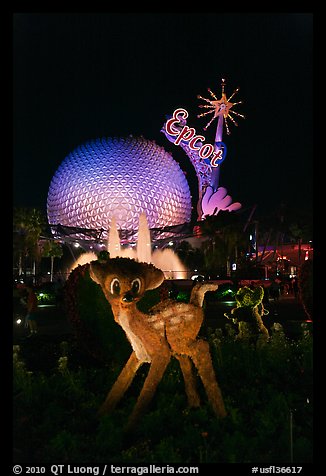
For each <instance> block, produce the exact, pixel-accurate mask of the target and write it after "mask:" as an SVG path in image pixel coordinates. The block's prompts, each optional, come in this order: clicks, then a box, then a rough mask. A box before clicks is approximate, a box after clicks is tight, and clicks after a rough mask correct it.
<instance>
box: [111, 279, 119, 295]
mask: <svg viewBox="0 0 326 476" xmlns="http://www.w3.org/2000/svg"><path fill="white" fill-rule="evenodd" d="M110 291H111V294H116V295H118V294H120V282H119V280H118V278H114V279H112V281H111V286H110Z"/></svg>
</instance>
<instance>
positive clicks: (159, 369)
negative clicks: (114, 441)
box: [125, 349, 171, 432]
mask: <svg viewBox="0 0 326 476" xmlns="http://www.w3.org/2000/svg"><path fill="white" fill-rule="evenodd" d="M170 359H171V354H170V351H169V350H168V349H159V351H158V354H157V355H155V357H153V359H152V362H151V366H150V368H149V371H148V374H147V377H146V379H145V382H144V385H143V388H142V390H141V392H140V394H139V397H138V400H137V403H136V405H135V406H134V409H133V411H132V413H131V415H130V417H129V420H128V424H127V426H126V428H125V431H126V432H130V431H132V429H133V428H134V426H135V424H136V423H137V421H138V420H139V418H140V417H141V416H142V414H143V413H144V412H145V410H146V408H147V406H148V405H149V403H150V401H151V400H152V398H153V396H154V394H155V391H156V389H157V386H158V384H159V383H160V381H161V380H162V377H163V375H164V372H165V370H166V367H167V366H168V364H169V362H170Z"/></svg>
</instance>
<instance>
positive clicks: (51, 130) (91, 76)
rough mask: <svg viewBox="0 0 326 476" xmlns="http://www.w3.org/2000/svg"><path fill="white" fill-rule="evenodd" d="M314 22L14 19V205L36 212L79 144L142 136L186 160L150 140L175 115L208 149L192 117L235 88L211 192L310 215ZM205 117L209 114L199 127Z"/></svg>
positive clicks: (299, 18) (176, 151)
mask: <svg viewBox="0 0 326 476" xmlns="http://www.w3.org/2000/svg"><path fill="white" fill-rule="evenodd" d="M312 50H313V15H312V14H309V13H308V14H306V13H305V14H303V13H270V14H261V13H257V14H253V13H239V14H234V13H230V14H219V13H211V14H210V13H205V14H201V13H199V14H197V13H196V14H195V13H190V14H173V13H120V14H118V13H102V14H100V13H94V14H93V13H85V14H77V13H71V14H68V13H61V14H57V13H52V14H49V13H43V14H42V13H41V14H37V13H15V14H14V16H13V76H14V77H13V80H14V81H13V93H14V95H13V98H14V108H13V119H14V136H13V145H14V168H13V189H14V206H27V207H39V208H41V209H43V210H46V200H47V193H48V188H49V185H50V181H51V178H52V176H53V174H54V173H55V171H56V169H57V168H58V166H59V165H60V163H61V162H62V161H63V160H64V158H65V157H66V156H67V155H68V154H69V152H72V151H73V150H74V148H76V147H77V146H78V145H80V144H82V143H84V142H86V141H88V140H90V139H96V138H98V137H112V136H121V137H123V136H125V135H129V134H132V135H134V136H138V135H143V136H144V137H145V138H147V139H150V140H155V141H156V142H157V143H158V144H159V145H161V146H163V147H164V148H165V149H166V150H168V151H170V152H172V154H173V157H174V158H175V159H176V160H178V161H179V162H180V164H181V166H182V168H183V169H184V170H185V171H187V177H188V178H189V183H190V187H191V191H192V193H193V194H194V195H196V180H195V177H194V172H193V171H192V170H191V167H190V165H189V161H188V159H187V156H186V155H185V153H184V152H183V151H182V149H181V148H178V147H176V146H174V145H173V144H171V143H170V142H169V141H168V140H167V139H166V138H165V136H164V135H163V134H162V133H161V132H160V129H161V128H162V125H163V123H164V121H165V117H166V115H169V114H172V113H173V111H174V110H175V109H176V108H177V107H183V108H185V109H187V110H188V112H189V119H188V125H190V126H192V127H195V129H196V131H197V133H198V134H199V133H203V135H204V136H205V137H206V141H207V142H209V143H212V142H213V141H214V137H215V127H216V124H217V122H216V121H214V122H213V123H212V125H211V126H210V127H209V129H208V130H207V131H206V132H204V131H203V127H204V126H205V124H206V123H207V122H208V119H207V118H201V119H198V118H197V117H196V116H197V114H199V113H200V112H203V110H200V109H199V107H198V105H199V104H201V103H202V101H200V100H198V99H197V95H198V94H200V95H202V96H204V97H209V94H208V92H207V88H208V87H209V88H211V89H212V91H213V92H215V94H216V95H217V96H218V97H220V96H221V86H220V84H221V79H222V78H225V79H226V94H227V96H230V95H231V94H232V92H233V90H234V89H235V88H237V87H239V88H240V91H239V93H238V94H237V95H236V96H235V98H234V99H235V100H242V101H243V104H241V105H239V106H236V107H235V110H236V111H237V112H239V113H242V114H244V115H245V116H246V119H245V120H243V119H241V118H239V119H238V120H237V122H238V124H239V126H238V127H235V126H234V125H233V124H232V123H231V124H230V130H231V135H229V136H228V135H227V134H226V132H225V133H224V135H223V140H224V142H225V143H226V145H227V148H228V154H227V157H226V159H225V161H224V162H223V164H222V166H221V178H220V185H222V186H225V187H226V188H227V189H228V192H229V194H230V195H231V196H232V197H233V199H234V201H240V202H241V203H242V204H243V206H244V207H251V206H253V205H254V204H257V206H258V209H259V210H260V211H266V212H267V211H269V210H271V209H273V208H275V207H277V206H278V205H279V204H280V203H285V204H287V205H290V206H294V207H296V208H298V209H299V208H302V209H307V210H310V208H311V206H312V169H313V167H312V161H313V159H312V157H313V141H312V81H313V74H312V57H313V53H312ZM210 117H211V116H208V118H210Z"/></svg>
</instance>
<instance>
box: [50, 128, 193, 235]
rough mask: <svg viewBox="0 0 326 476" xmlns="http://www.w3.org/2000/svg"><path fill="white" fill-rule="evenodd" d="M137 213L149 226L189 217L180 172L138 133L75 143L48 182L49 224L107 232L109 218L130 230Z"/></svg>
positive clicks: (185, 187)
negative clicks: (144, 217)
mask: <svg viewBox="0 0 326 476" xmlns="http://www.w3.org/2000/svg"><path fill="white" fill-rule="evenodd" d="M143 212H144V213H145V214H146V217H147V221H148V225H149V227H150V228H161V227H165V226H171V225H177V224H181V223H185V222H189V221H190V218H191V195H190V190H189V186H188V183H187V180H186V178H185V175H184V173H183V172H182V170H181V168H180V167H179V165H178V163H177V162H176V161H175V160H174V159H173V157H172V155H171V154H170V153H168V152H166V151H165V150H164V149H163V147H160V146H158V145H157V144H156V143H155V142H153V141H150V140H147V139H145V138H143V137H132V136H130V137H127V138H102V139H96V140H92V141H89V142H87V143H85V144H83V145H80V146H79V147H77V148H76V149H75V150H74V151H73V152H71V153H70V154H69V155H68V156H67V157H66V158H65V159H64V160H63V162H62V163H61V165H60V166H59V168H58V169H57V171H56V172H55V174H54V176H53V178H52V180H51V183H50V187H49V192H48V199H47V214H48V220H49V224H50V225H58V224H60V225H64V226H70V227H81V228H88V229H95V230H96V229H97V230H100V229H103V230H108V229H109V228H110V222H111V220H112V218H113V217H114V218H115V221H116V224H117V227H118V229H121V230H129V231H136V230H137V229H138V223H139V215H140V214H141V213H143ZM105 233H106V232H105ZM105 233H104V234H105ZM106 236H107V233H106Z"/></svg>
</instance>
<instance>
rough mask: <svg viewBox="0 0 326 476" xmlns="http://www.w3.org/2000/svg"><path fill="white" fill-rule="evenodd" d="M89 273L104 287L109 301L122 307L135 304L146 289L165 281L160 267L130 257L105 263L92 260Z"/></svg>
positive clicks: (113, 259)
mask: <svg viewBox="0 0 326 476" xmlns="http://www.w3.org/2000/svg"><path fill="white" fill-rule="evenodd" d="M89 274H90V277H91V278H92V279H93V281H95V282H96V283H97V284H99V285H100V286H101V287H102V290H103V292H104V295H105V297H106V299H107V300H108V301H109V303H110V304H111V305H112V304H113V305H116V306H120V307H121V306H122V307H128V306H131V305H134V304H135V303H136V302H137V301H139V300H140V299H141V298H142V297H143V295H144V293H145V291H147V290H150V289H155V288H157V287H158V286H160V285H161V284H162V282H163V281H164V274H163V272H162V271H161V270H160V269H158V268H156V267H155V266H153V265H152V264H147V263H139V262H137V261H135V260H133V259H130V258H112V259H109V260H108V261H107V262H105V263H100V262H99V261H92V262H91V263H90V267H89Z"/></svg>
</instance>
